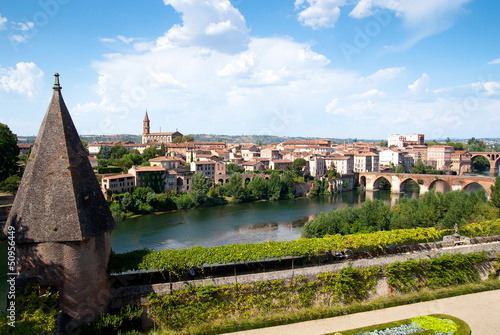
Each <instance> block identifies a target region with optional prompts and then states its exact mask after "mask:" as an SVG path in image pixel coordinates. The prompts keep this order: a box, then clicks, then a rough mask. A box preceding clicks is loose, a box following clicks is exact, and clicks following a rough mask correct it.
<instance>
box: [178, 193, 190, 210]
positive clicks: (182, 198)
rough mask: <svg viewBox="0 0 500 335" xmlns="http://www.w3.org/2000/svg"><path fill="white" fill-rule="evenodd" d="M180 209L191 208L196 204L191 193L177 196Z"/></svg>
mask: <svg viewBox="0 0 500 335" xmlns="http://www.w3.org/2000/svg"><path fill="white" fill-rule="evenodd" d="M175 203H176V204H177V208H178V209H189V208H193V207H194V206H195V204H194V200H193V197H192V196H191V194H189V193H182V194H181V195H179V196H178V197H176V198H175Z"/></svg>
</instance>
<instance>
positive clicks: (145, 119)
mask: <svg viewBox="0 0 500 335" xmlns="http://www.w3.org/2000/svg"><path fill="white" fill-rule="evenodd" d="M144 121H149V117H148V110H147V109H146V115H145V116H144Z"/></svg>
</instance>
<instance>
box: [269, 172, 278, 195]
mask: <svg viewBox="0 0 500 335" xmlns="http://www.w3.org/2000/svg"><path fill="white" fill-rule="evenodd" d="M267 185H268V192H269V193H268V194H269V200H278V199H279V198H280V195H281V180H280V175H279V173H278V172H276V171H273V172H272V173H271V178H270V179H269V183H268V184H267Z"/></svg>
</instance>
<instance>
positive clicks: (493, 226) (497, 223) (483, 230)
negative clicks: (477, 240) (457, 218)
mask: <svg viewBox="0 0 500 335" xmlns="http://www.w3.org/2000/svg"><path fill="white" fill-rule="evenodd" d="M459 233H460V235H463V236H468V237H478V236H492V235H500V219H496V220H487V221H482V222H481V223H469V224H466V225H465V226H462V227H460V230H459Z"/></svg>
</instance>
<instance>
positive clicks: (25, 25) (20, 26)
mask: <svg viewBox="0 0 500 335" xmlns="http://www.w3.org/2000/svg"><path fill="white" fill-rule="evenodd" d="M12 23H13V29H15V30H21V31H28V30H30V29H33V27H34V26H35V24H34V23H33V22H27V23H23V22H12Z"/></svg>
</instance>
